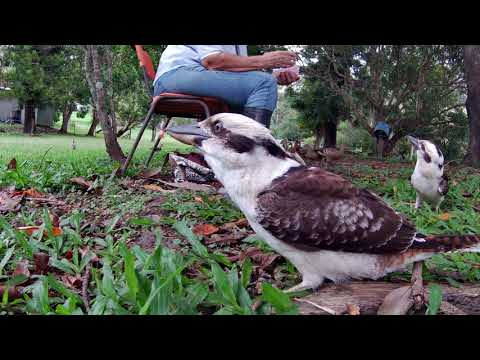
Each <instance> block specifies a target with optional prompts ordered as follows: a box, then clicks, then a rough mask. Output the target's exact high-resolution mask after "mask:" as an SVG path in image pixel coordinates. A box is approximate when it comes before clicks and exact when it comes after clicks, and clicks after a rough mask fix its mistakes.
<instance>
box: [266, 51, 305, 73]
mask: <svg viewBox="0 0 480 360" xmlns="http://www.w3.org/2000/svg"><path fill="white" fill-rule="evenodd" d="M261 57H262V62H263V68H265V69H273V68H287V67H290V66H293V65H294V64H295V60H296V59H297V55H295V53H293V52H291V51H272V52H268V53H265V54H263V55H262V56H261Z"/></svg>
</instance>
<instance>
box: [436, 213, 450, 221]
mask: <svg viewBox="0 0 480 360" xmlns="http://www.w3.org/2000/svg"><path fill="white" fill-rule="evenodd" d="M438 218H439V219H440V220H442V221H448V219H450V214H449V213H443V214H440V215H438Z"/></svg>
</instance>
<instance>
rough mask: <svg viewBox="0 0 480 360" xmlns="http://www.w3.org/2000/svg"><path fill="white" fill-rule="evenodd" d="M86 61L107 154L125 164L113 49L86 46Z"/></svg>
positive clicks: (89, 84) (106, 46)
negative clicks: (113, 64)
mask: <svg viewBox="0 0 480 360" xmlns="http://www.w3.org/2000/svg"><path fill="white" fill-rule="evenodd" d="M84 59H85V62H84V68H85V74H86V78H87V82H88V86H89V88H90V94H91V96H92V99H93V103H94V105H95V107H94V108H95V112H96V117H97V118H98V120H99V122H100V125H101V127H102V131H103V134H104V138H105V146H106V149H107V153H108V155H109V156H110V158H111V159H112V160H116V161H119V162H123V161H124V160H125V158H126V157H125V155H124V153H123V151H122V148H121V147H120V144H119V143H118V139H117V123H116V117H115V107H114V101H113V97H114V91H113V90H114V86H113V77H112V49H111V47H110V46H109V45H85V46H84Z"/></svg>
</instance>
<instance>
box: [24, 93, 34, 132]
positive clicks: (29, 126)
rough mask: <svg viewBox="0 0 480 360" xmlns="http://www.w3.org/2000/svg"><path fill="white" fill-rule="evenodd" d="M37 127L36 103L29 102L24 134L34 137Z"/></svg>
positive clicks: (26, 107) (26, 104) (26, 109)
mask: <svg viewBox="0 0 480 360" xmlns="http://www.w3.org/2000/svg"><path fill="white" fill-rule="evenodd" d="M35 125H36V124H35V103H34V102H33V101H27V102H26V103H25V119H24V122H23V133H24V134H30V135H32V134H33V133H34V132H35Z"/></svg>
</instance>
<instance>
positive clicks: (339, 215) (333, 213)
mask: <svg viewBox="0 0 480 360" xmlns="http://www.w3.org/2000/svg"><path fill="white" fill-rule="evenodd" d="M257 210H258V221H259V223H260V224H261V225H262V226H263V227H264V228H265V229H266V230H268V231H269V232H270V233H271V234H272V235H274V236H275V237H276V238H278V239H279V240H282V241H284V242H286V243H288V244H290V245H292V246H295V247H297V248H300V249H303V250H307V251H316V250H336V251H348V252H355V253H372V254H386V253H395V252H401V251H404V250H406V249H408V247H409V246H410V245H411V244H412V242H413V238H414V236H415V227H414V226H413V225H412V224H411V223H410V222H408V220H407V219H405V218H404V217H402V216H401V215H399V214H397V213H396V212H395V210H393V209H392V208H391V207H390V206H388V205H387V204H386V203H385V202H384V201H383V200H382V199H381V198H379V197H378V196H376V195H374V194H372V193H371V192H369V191H367V190H364V189H359V188H356V187H354V186H353V185H352V184H351V183H350V182H348V181H347V180H345V179H343V178H342V177H340V176H338V175H335V174H332V173H329V172H326V171H323V170H322V169H319V168H309V169H307V168H302V169H297V170H296V171H293V172H290V173H287V174H286V175H284V176H282V177H280V178H278V179H277V180H275V181H274V182H273V184H272V185H271V186H270V187H269V188H268V189H266V190H265V191H263V192H262V193H261V194H259V196H258V209H257Z"/></svg>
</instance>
